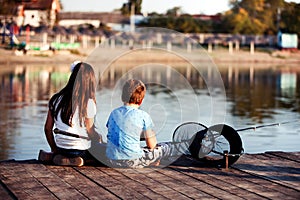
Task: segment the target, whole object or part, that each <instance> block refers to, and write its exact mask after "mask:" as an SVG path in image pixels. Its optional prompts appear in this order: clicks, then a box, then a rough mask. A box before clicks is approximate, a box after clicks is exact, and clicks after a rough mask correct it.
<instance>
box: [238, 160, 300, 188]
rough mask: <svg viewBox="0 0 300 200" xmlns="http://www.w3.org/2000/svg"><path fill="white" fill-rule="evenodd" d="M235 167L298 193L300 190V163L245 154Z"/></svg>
mask: <svg viewBox="0 0 300 200" xmlns="http://www.w3.org/2000/svg"><path fill="white" fill-rule="evenodd" d="M234 167H235V168H236V169H239V170H242V171H245V172H247V173H250V174H253V175H256V176H260V177H261V178H264V179H267V180H270V181H273V182H275V183H277V184H282V185H284V186H286V187H290V188H294V189H295V190H297V191H299V190H300V184H299V182H300V173H299V172H300V168H299V163H297V162H295V161H291V160H286V159H278V157H277V158H275V157H270V156H269V157H267V156H266V155H264V154H255V155H249V154H245V155H243V156H242V157H241V158H240V159H239V160H238V162H237V163H236V164H235V165H234Z"/></svg>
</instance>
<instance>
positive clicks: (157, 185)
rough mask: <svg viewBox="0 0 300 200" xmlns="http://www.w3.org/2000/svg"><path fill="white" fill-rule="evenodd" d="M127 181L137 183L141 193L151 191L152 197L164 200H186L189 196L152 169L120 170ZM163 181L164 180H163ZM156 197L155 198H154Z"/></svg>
mask: <svg viewBox="0 0 300 200" xmlns="http://www.w3.org/2000/svg"><path fill="white" fill-rule="evenodd" d="M118 171H119V172H120V173H122V174H123V176H124V177H126V178H127V179H129V180H131V181H134V182H136V184H138V185H139V188H140V191H143V190H147V191H151V194H150V197H151V199H152V198H155V199H156V198H163V199H174V198H179V199H186V198H187V196H186V195H185V194H183V193H181V192H178V191H177V190H174V188H172V187H171V186H170V184H171V182H170V181H169V180H165V179H164V177H162V176H161V174H160V173H159V172H157V171H156V170H155V169H152V168H146V169H131V170H126V171H124V170H119V169H118ZM162 179H163V180H162ZM153 195H155V196H153Z"/></svg>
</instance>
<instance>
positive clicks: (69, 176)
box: [47, 166, 116, 199]
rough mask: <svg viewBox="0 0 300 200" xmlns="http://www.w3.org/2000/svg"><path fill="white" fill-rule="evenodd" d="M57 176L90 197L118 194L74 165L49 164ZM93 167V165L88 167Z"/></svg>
mask: <svg viewBox="0 0 300 200" xmlns="http://www.w3.org/2000/svg"><path fill="white" fill-rule="evenodd" d="M47 168H48V169H49V170H50V171H52V172H53V173H54V174H56V176H57V177H59V178H60V179H62V180H63V181H65V182H66V183H68V184H69V185H70V186H71V187H72V188H74V189H76V190H77V191H78V192H80V193H81V194H83V195H84V196H85V197H87V198H88V199H98V198H100V197H101V198H103V199H116V196H115V195H113V194H111V193H110V192H108V191H107V190H106V189H105V188H103V187H101V186H99V185H98V184H97V183H95V182H94V181H93V180H92V179H90V178H89V177H86V176H85V175H83V174H82V173H80V172H79V171H78V170H77V169H74V168H72V167H62V166H47ZM86 168H88V169H89V168H93V167H86Z"/></svg>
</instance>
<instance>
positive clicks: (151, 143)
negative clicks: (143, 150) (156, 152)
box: [143, 129, 157, 150]
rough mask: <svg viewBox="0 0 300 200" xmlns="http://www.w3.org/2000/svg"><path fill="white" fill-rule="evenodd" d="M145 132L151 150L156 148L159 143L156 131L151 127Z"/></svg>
mask: <svg viewBox="0 0 300 200" xmlns="http://www.w3.org/2000/svg"><path fill="white" fill-rule="evenodd" d="M143 132H144V135H145V141H146V144H147V147H148V148H149V149H151V150H152V149H154V148H155V147H156V145H157V141H156V136H155V133H154V131H152V130H151V129H148V130H146V131H143Z"/></svg>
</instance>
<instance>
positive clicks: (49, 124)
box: [44, 110, 57, 152]
mask: <svg viewBox="0 0 300 200" xmlns="http://www.w3.org/2000/svg"><path fill="white" fill-rule="evenodd" d="M53 126H54V119H53V117H52V115H51V112H50V110H49V111H48V114H47V119H46V122H45V125H44V132H45V135H46V138H47V141H48V144H49V146H50V148H51V151H52V152H56V151H57V146H56V143H55V140H54V136H53V132H52V130H53Z"/></svg>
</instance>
